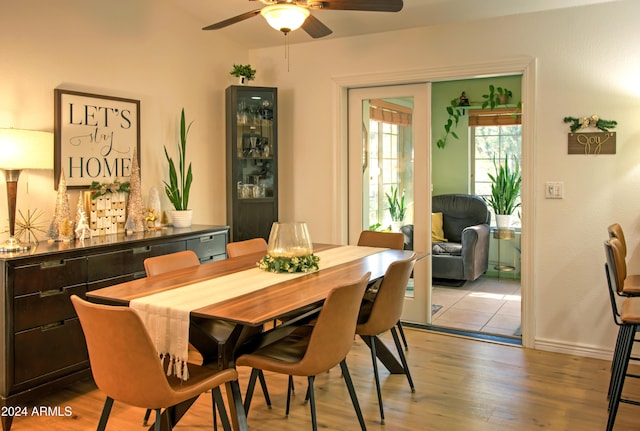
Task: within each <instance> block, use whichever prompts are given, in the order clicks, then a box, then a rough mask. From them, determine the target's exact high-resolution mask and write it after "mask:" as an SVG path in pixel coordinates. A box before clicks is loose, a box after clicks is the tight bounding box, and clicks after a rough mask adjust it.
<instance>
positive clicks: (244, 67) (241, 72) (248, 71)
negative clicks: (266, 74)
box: [229, 64, 256, 85]
mask: <svg viewBox="0 0 640 431" xmlns="http://www.w3.org/2000/svg"><path fill="white" fill-rule="evenodd" d="M229 75H233V76H236V77H238V78H239V79H240V85H244V84H246V83H247V82H249V81H253V80H254V79H255V77H256V70H255V69H252V68H251V65H250V64H234V65H233V69H231V72H229Z"/></svg>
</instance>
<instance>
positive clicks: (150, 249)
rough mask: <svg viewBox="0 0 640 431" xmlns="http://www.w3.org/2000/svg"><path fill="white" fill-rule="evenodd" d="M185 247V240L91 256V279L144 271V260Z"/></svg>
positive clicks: (89, 264)
mask: <svg viewBox="0 0 640 431" xmlns="http://www.w3.org/2000/svg"><path fill="white" fill-rule="evenodd" d="M185 247H186V245H185V242H184V241H173V242H169V243H165V244H158V245H152V246H146V247H136V248H131V249H128V250H120V251H115V252H112V253H102V254H96V255H93V256H89V257H88V271H89V281H97V280H103V279H106V278H113V277H117V276H120V275H124V274H133V273H136V272H143V271H144V260H145V259H146V258H148V257H153V256H159V255H162V254H167V253H173V252H176V251H182V250H184V249H185Z"/></svg>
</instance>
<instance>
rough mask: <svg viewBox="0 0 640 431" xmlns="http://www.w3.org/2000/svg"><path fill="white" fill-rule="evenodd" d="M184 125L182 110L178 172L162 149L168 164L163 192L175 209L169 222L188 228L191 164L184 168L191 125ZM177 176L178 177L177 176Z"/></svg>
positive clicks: (189, 218)
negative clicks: (166, 179) (167, 176)
mask: <svg viewBox="0 0 640 431" xmlns="http://www.w3.org/2000/svg"><path fill="white" fill-rule="evenodd" d="M192 123H193V122H191V123H189V125H188V126H186V125H185V119H184V108H183V109H182V115H181V116H180V145H179V146H178V154H179V157H180V158H179V160H178V170H176V165H175V163H174V161H173V159H172V158H171V157H170V156H169V152H168V151H167V147H164V154H165V156H166V158H167V162H169V182H168V183H167V182H166V181H164V191H165V193H166V194H167V197H168V198H169V201H171V204H173V207H174V208H175V210H174V211H172V212H171V220H172V222H173V226H174V227H189V226H191V219H192V216H193V212H192V210H190V209H189V191H190V189H191V181H192V180H193V175H192V172H191V163H189V167H188V168H187V167H186V163H187V161H186V153H187V134H188V133H189V129H190V128H191V124H192ZM178 174H179V176H178Z"/></svg>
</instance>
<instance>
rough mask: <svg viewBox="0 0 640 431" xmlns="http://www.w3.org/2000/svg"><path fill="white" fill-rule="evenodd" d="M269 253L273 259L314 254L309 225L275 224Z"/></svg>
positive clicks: (268, 249) (298, 223) (270, 235)
mask: <svg viewBox="0 0 640 431" xmlns="http://www.w3.org/2000/svg"><path fill="white" fill-rule="evenodd" d="M267 253H269V254H270V255H271V256H273V257H300V256H306V255H309V254H311V253H313V246H312V245H311V237H310V236H309V229H307V224H306V223H303V222H285V223H280V222H275V223H273V225H272V226H271V233H270V234H269V244H268V246H267Z"/></svg>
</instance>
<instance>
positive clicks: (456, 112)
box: [436, 98, 464, 148]
mask: <svg viewBox="0 0 640 431" xmlns="http://www.w3.org/2000/svg"><path fill="white" fill-rule="evenodd" d="M458 102H459V99H457V98H456V99H453V100H451V103H450V104H449V106H447V114H449V118H447V122H446V123H445V125H444V137H443V138H440V139H438V140H437V141H436V146H437V147H438V148H444V147H445V146H446V145H447V138H448V137H449V135H451V136H453V137H454V138H456V139H459V138H458V135H457V134H456V132H455V131H454V130H453V129H454V128H457V127H458V123H459V122H460V117H462V116H463V115H464V110H463V108H461V107H459V105H458Z"/></svg>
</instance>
